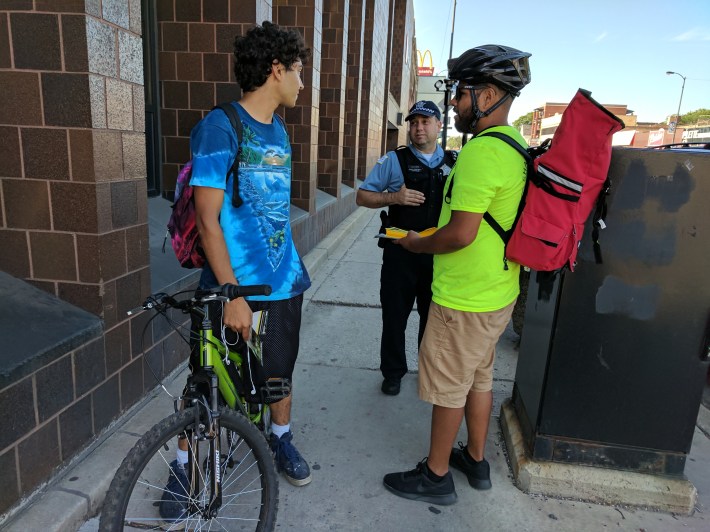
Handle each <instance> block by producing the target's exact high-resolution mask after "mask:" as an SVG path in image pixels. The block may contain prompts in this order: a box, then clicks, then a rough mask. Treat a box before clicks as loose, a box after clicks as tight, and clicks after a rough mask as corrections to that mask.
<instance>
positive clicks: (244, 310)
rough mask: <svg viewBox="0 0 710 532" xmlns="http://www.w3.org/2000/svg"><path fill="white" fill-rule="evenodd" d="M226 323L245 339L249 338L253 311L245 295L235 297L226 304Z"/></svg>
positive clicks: (223, 318)
mask: <svg viewBox="0 0 710 532" xmlns="http://www.w3.org/2000/svg"><path fill="white" fill-rule="evenodd" d="M222 321H223V322H224V324H225V325H226V326H227V327H229V328H230V329H232V330H233V331H236V332H238V333H239V334H240V335H241V336H242V338H244V340H245V341H246V340H248V339H249V335H250V333H251V321H252V312H251V309H250V308H249V305H248V304H247V302H246V301H245V300H244V298H243V297H239V298H237V299H233V300H232V301H230V302H229V303H225V304H224V316H223V317H222Z"/></svg>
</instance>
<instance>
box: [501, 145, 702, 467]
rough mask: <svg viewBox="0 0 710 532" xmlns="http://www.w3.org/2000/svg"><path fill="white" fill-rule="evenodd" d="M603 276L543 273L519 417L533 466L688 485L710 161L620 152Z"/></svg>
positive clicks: (584, 269) (588, 266)
mask: <svg viewBox="0 0 710 532" xmlns="http://www.w3.org/2000/svg"><path fill="white" fill-rule="evenodd" d="M610 176H611V180H612V188H611V194H610V196H609V197H608V207H609V210H608V214H607V216H606V218H605V222H606V225H607V228H606V229H605V230H604V231H602V233H601V237H600V243H601V248H602V254H603V264H596V263H595V261H594V255H593V252H592V240H591V227H590V226H591V224H590V223H588V225H587V228H586V234H585V236H584V238H583V240H582V244H581V248H580V253H579V258H578V264H577V268H576V269H575V271H574V272H566V273H564V274H557V275H550V274H542V273H537V272H532V274H531V278H530V284H529V288H528V298H527V306H526V315H525V323H524V329H523V334H522V339H521V345H520V352H519V357H518V366H517V372H516V376H515V387H514V391H513V405H514V407H515V411H516V413H517V415H518V418H519V421H520V425H521V427H522V430H523V434H524V438H525V441H526V443H527V446H528V450H529V451H530V452H531V455H532V457H533V459H535V460H550V461H554V462H567V463H575V464H584V465H592V466H599V467H608V468H614V469H625V470H632V471H637V472H643V473H652V474H666V475H675V476H682V474H683V469H684V466H685V460H686V456H687V454H688V452H689V450H690V446H691V441H692V438H693V431H694V428H695V421H696V417H697V415H698V409H699V405H700V401H701V396H702V392H703V386H704V383H705V378H706V375H707V372H708V368H707V366H708V362H707V358H708V344H709V341H710V340H709V335H710V331H709V328H710V151H707V150H706V151H700V150H697V151H696V150H688V149H678V150H636V149H628V148H627V149H620V148H616V149H614V152H613V155H612V161H611V168H610Z"/></svg>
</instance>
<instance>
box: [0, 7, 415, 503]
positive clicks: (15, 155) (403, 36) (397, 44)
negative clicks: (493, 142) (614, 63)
mask: <svg viewBox="0 0 710 532" xmlns="http://www.w3.org/2000/svg"><path fill="white" fill-rule="evenodd" d="M263 20H272V21H273V22H275V23H277V24H281V25H283V26H290V27H295V28H297V29H299V31H301V33H302V34H303V35H304V38H305V40H306V43H307V45H308V46H309V47H310V48H311V49H312V52H313V55H312V60H311V61H310V62H309V63H308V65H307V66H306V68H305V69H304V75H303V80H304V85H305V88H304V90H303V91H302V92H301V94H300V96H299V99H298V105H297V107H295V108H294V109H288V110H280V112H281V114H282V115H283V116H284V117H285V119H286V123H287V125H288V131H289V134H290V137H291V142H292V146H293V185H292V217H291V218H292V224H293V234H294V239H295V240H296V245H297V247H298V249H299V251H300V253H301V254H302V255H304V254H306V253H307V252H308V251H309V250H311V249H312V248H313V247H314V246H315V245H316V244H317V243H318V242H319V241H320V240H322V239H323V238H324V237H325V236H326V235H327V234H328V233H329V232H330V231H331V230H332V229H333V228H334V227H335V226H336V225H337V224H338V223H340V221H342V220H343V219H344V218H345V217H346V216H347V215H349V214H350V213H351V212H352V211H353V210H354V209H355V201H354V190H355V188H356V186H357V181H356V180H358V179H362V178H364V176H365V175H366V173H367V172H368V171H369V169H370V168H371V167H372V165H373V164H374V162H375V161H376V160H377V159H378V158H379V156H380V155H381V154H382V153H383V152H384V150H385V149H387V148H392V147H394V146H396V145H398V144H402V143H404V142H405V141H406V130H405V129H404V127H403V126H402V125H401V124H397V123H393V122H392V121H391V120H389V119H388V117H389V116H397V114H398V113H399V114H401V113H406V110H407V109H408V108H409V106H410V105H411V104H412V103H413V99H414V95H415V91H416V87H415V83H416V77H415V70H414V68H415V65H414V62H413V61H412V56H413V51H414V49H415V45H414V14H413V6H412V0H157V1H148V0H143V1H141V0H55V1H49V0H47V1H43V0H0V87H2V94H3V96H4V97H3V99H2V101H1V102H0V155H1V159H0V160H2V161H3V163H2V164H1V165H0V295H1V296H2V297H3V299H4V301H6V302H7V301H9V302H10V303H11V304H8V305H6V307H8V308H9V309H10V310H2V311H0V332H2V335H1V336H3V340H0V364H1V365H2V366H0V412H2V415H3V419H5V421H6V423H5V430H3V433H2V436H1V437H0V483H1V484H2V485H3V486H4V487H3V489H2V490H0V514H2V513H6V512H8V511H10V510H11V509H12V508H13V507H15V506H16V505H17V503H18V501H20V500H21V499H22V498H23V497H26V496H28V494H30V493H32V492H33V491H34V490H36V489H37V488H39V487H40V486H41V485H42V484H43V483H44V482H46V481H47V480H48V479H49V478H50V477H51V476H52V474H54V473H55V472H56V471H57V470H58V469H59V468H61V467H62V465H63V464H65V463H67V461H69V460H71V459H72V458H73V457H75V456H76V455H77V453H79V452H80V451H81V450H82V449H83V448H85V447H86V446H87V445H89V444H90V443H91V442H92V441H93V440H95V439H96V438H97V437H98V436H99V435H100V434H101V433H102V432H103V431H105V429H106V428H107V427H108V426H109V425H110V424H111V423H112V422H113V421H115V420H116V419H117V418H118V417H119V416H120V415H121V414H122V413H124V412H125V411H126V410H127V409H129V408H130V407H131V406H133V405H135V404H136V403H137V402H138V401H140V400H141V398H142V397H144V396H145V394H146V393H148V392H149V391H150V390H152V389H153V388H154V387H155V384H156V380H155V378H154V376H153V372H155V373H156V374H157V376H158V377H163V376H165V375H167V374H168V373H170V372H171V371H172V370H173V369H175V368H176V367H177V365H178V364H179V363H181V362H183V361H184V360H185V359H186V354H187V351H186V345H185V344H184V343H182V341H181V340H180V339H179V338H178V337H177V335H176V334H175V333H174V332H172V331H171V329H170V327H169V325H167V324H165V323H160V322H158V321H157V320H156V321H153V322H152V323H149V322H148V318H149V316H145V315H138V316H135V317H132V318H129V317H127V314H126V311H127V310H129V309H131V308H133V307H136V306H138V305H139V304H140V303H141V302H142V301H143V299H144V298H145V296H147V295H148V294H149V293H151V292H153V291H157V290H168V291H169V290H170V289H171V288H172V289H174V288H176V287H179V286H185V285H189V284H190V283H192V282H194V279H195V272H187V271H184V270H180V269H179V268H175V266H174V265H171V266H170V267H167V266H166V267H163V264H165V261H166V260H167V259H166V258H164V257H160V256H159V255H158V254H157V252H156V250H157V249H159V247H160V244H161V243H162V232H164V224H165V223H166V222H167V217H164V219H163V218H161V217H160V214H159V213H161V212H164V209H165V205H169V199H170V198H171V197H172V191H173V189H174V186H175V179H176V176H177V173H178V171H179V169H180V166H181V165H182V164H184V163H185V162H186V161H187V160H188V159H189V157H190V153H189V132H190V129H191V128H192V126H193V125H194V124H195V123H196V122H197V121H198V120H200V119H201V118H202V117H203V116H204V115H205V114H206V113H207V112H208V111H209V110H210V109H211V108H212V106H213V105H214V104H215V103H217V102H220V101H226V100H230V99H233V98H237V97H238V94H239V89H238V86H237V85H236V84H235V83H234V74H233V71H232V43H233V40H234V36H235V35H237V34H241V33H243V32H244V31H245V30H246V29H248V28H249V27H250V26H251V25H252V24H254V23H257V22H261V21H263ZM161 209H162V210H163V211H161ZM154 219H158V222H156V223H157V225H158V226H159V227H157V228H154V227H153V225H155V224H154V223H153V220H154ZM152 229H156V231H157V232H158V233H159V234H160V236H161V238H160V242H159V243H158V242H156V238H154V232H155V231H153V230H152ZM171 268H172V269H171ZM166 272H168V273H166ZM170 272H173V273H170ZM13 335H16V336H17V337H13ZM23 337H24V338H23ZM144 352H145V355H144V354H143V353H144Z"/></svg>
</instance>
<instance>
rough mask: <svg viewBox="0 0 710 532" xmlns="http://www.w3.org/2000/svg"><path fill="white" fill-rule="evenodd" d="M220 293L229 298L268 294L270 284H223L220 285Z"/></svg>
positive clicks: (269, 292)
mask: <svg viewBox="0 0 710 532" xmlns="http://www.w3.org/2000/svg"><path fill="white" fill-rule="evenodd" d="M220 293H221V295H223V296H225V297H228V298H229V299H237V298H238V297H246V296H268V295H269V294H271V286H270V285H268V284H254V285H249V286H241V285H240V286H237V285H234V284H225V285H224V286H222V287H221V292H220Z"/></svg>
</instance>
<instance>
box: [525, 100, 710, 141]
mask: <svg viewBox="0 0 710 532" xmlns="http://www.w3.org/2000/svg"><path fill="white" fill-rule="evenodd" d="M568 105H569V104H567V103H546V104H545V105H543V106H542V107H538V108H537V109H535V110H533V119H532V125H531V132H530V141H529V142H530V145H531V146H537V145H539V144H541V143H542V142H544V141H545V140H546V139H549V138H552V136H553V135H554V133H555V130H556V129H557V126H559V125H560V122H561V120H562V114H563V113H564V111H565V109H567V106H568ZM602 105H603V106H604V107H605V108H606V109H607V110H608V111H609V112H611V113H612V114H613V115H614V116H616V117H617V118H619V119H621V121H622V122H624V125H625V126H626V127H625V128H624V129H622V130H621V131H618V132H617V133H615V134H614V136H613V138H612V145H613V146H628V147H631V148H646V147H653V146H662V145H663V144H671V143H673V142H674V138H673V129H672V128H671V127H670V126H669V123H668V122H666V123H656V122H638V121H637V117H636V115H634V114H633V111H631V110H629V109H628V107H627V106H626V105H619V104H602ZM708 129H709V130H710V128H708ZM685 137H686V133H685V131H684V129H683V128H678V129H677V131H676V133H675V138H676V139H677V140H678V141H680V139H681V138H683V140H682V142H685Z"/></svg>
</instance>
